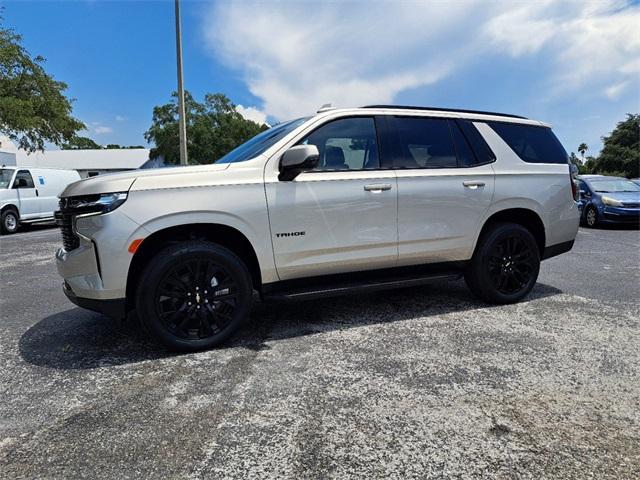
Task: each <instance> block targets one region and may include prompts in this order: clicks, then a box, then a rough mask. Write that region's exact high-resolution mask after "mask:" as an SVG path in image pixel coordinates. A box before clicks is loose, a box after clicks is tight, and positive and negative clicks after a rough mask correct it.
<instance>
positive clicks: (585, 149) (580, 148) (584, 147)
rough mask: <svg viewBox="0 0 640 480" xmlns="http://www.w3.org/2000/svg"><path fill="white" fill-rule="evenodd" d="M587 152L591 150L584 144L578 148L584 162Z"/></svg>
mask: <svg viewBox="0 0 640 480" xmlns="http://www.w3.org/2000/svg"><path fill="white" fill-rule="evenodd" d="M587 150H589V146H588V145H587V144H586V143H584V142H583V143H581V144H580V145H579V146H578V152H580V155H582V160H584V154H585V153H587Z"/></svg>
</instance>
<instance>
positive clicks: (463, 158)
mask: <svg viewBox="0 0 640 480" xmlns="http://www.w3.org/2000/svg"><path fill="white" fill-rule="evenodd" d="M449 127H450V128H451V136H452V137H453V145H454V146H455V147H456V156H457V157H458V166H460V167H470V166H473V165H476V164H478V163H481V162H478V160H477V159H476V156H475V155H474V154H473V151H472V150H471V147H469V144H468V143H467V140H466V139H465V138H464V135H463V134H462V131H461V130H460V128H459V127H458V125H457V124H456V122H454V121H449Z"/></svg>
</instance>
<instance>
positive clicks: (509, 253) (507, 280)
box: [464, 223, 540, 303]
mask: <svg viewBox="0 0 640 480" xmlns="http://www.w3.org/2000/svg"><path fill="white" fill-rule="evenodd" d="M539 271H540V251H539V250H538V245H537V243H536V240H535V238H534V237H533V235H532V234H531V232H529V230H527V229H526V228H524V227H523V226H521V225H518V224H514V223H496V224H494V225H492V226H491V227H490V228H489V229H488V231H486V232H485V233H484V234H483V235H482V237H481V238H480V240H479V243H478V246H477V247H476V251H475V253H474V255H473V258H472V259H471V264H470V265H469V267H468V269H467V271H466V272H465V277H464V278H465V280H466V282H467V285H468V286H469V288H470V289H471V291H472V292H473V293H474V294H475V295H476V296H478V297H480V298H481V299H483V300H485V301H487V302H490V303H513V302H517V301H518V300H520V299H522V298H523V297H524V296H525V295H527V294H528V293H529V292H530V291H531V289H532V288H533V286H534V285H535V283H536V280H537V278H538V272H539Z"/></svg>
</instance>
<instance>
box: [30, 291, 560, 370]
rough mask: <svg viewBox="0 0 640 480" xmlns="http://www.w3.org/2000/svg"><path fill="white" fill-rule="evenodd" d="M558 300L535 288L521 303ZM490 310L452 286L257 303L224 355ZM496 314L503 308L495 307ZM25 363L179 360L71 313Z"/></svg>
mask: <svg viewBox="0 0 640 480" xmlns="http://www.w3.org/2000/svg"><path fill="white" fill-rule="evenodd" d="M560 293H562V292H561V291H560V290H558V289H557V288H555V287H551V286H548V285H545V284H541V283H538V284H536V286H535V288H534V289H533V291H532V292H531V294H530V295H529V296H528V297H527V299H525V300H524V301H523V302H530V301H533V300H537V299H541V298H545V297H549V296H553V295H557V294H560ZM477 308H487V305H486V304H484V303H482V302H479V301H478V300H476V299H475V298H474V297H472V296H471V293H470V292H469V291H468V290H467V288H466V286H465V285H464V282H462V281H453V282H443V283H442V284H432V285H426V286H422V287H413V288H408V289H401V290H391V291H385V292H378V293H376V294H362V295H353V296H348V297H334V298H331V299H329V300H327V299H324V300H313V301H306V302H278V303H275V302H273V303H259V304H257V305H256V306H255V307H254V309H253V311H252V314H251V319H250V320H249V321H248V322H247V324H246V325H245V326H244V327H243V328H242V329H241V330H240V331H239V332H238V333H237V334H236V335H235V337H233V338H232V339H231V340H230V341H228V342H227V343H226V344H224V345H222V346H221V347H219V348H221V349H225V348H246V349H250V350H263V349H268V348H269V346H268V342H271V341H277V340H282V339H286V338H292V337H302V336H306V335H314V334H318V333H322V332H328V331H332V330H344V329H350V328H357V327H362V326H366V325H372V324H381V323H390V322H397V321H402V320H408V319H412V318H418V317H432V316H438V315H443V314H446V313H449V312H463V311H467V310H474V309H477ZM495 308H500V307H495ZM19 350H20V355H21V356H22V358H23V359H24V360H25V361H27V362H29V363H31V364H33V365H38V366H41V367H48V368H54V369H64V370H85V369H93V368H100V367H108V366H113V365H123V364H131V363H137V362H141V361H145V360H151V359H158V358H164V357H168V356H174V355H176V354H174V353H171V352H168V351H167V350H166V349H164V348H163V347H161V346H159V345H157V344H156V343H154V342H152V341H151V340H149V339H148V338H147V336H146V333H145V332H144V331H143V329H142V328H141V327H140V326H139V325H138V323H137V322H136V321H131V322H129V323H125V324H123V325H118V324H116V323H114V322H112V321H111V320H109V319H108V318H106V317H104V316H102V315H99V314H96V313H92V312H89V311H87V310H82V309H79V308H74V309H70V310H67V311H65V312H61V313H57V314H55V315H51V316H49V317H47V318H44V319H43V320H41V321H40V322H38V323H36V324H35V325H34V326H32V327H31V328H30V329H29V330H27V331H26V332H25V333H24V334H23V335H22V337H21V338H20V341H19Z"/></svg>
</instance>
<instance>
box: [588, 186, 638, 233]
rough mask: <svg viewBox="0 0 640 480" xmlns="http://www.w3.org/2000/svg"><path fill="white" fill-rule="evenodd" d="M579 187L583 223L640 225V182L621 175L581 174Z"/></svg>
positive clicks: (591, 225)
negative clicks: (637, 182)
mask: <svg viewBox="0 0 640 480" xmlns="http://www.w3.org/2000/svg"><path fill="white" fill-rule="evenodd" d="M578 189H579V190H580V195H579V199H578V208H579V209H580V213H581V216H580V219H581V222H582V224H583V225H586V226H587V227H591V228H593V227H595V226H596V225H598V224H614V223H615V224H632V225H640V185H638V184H636V183H634V182H632V181H631V180H627V179H626V178H621V177H607V176H604V175H581V176H580V177H578Z"/></svg>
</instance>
